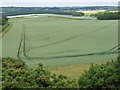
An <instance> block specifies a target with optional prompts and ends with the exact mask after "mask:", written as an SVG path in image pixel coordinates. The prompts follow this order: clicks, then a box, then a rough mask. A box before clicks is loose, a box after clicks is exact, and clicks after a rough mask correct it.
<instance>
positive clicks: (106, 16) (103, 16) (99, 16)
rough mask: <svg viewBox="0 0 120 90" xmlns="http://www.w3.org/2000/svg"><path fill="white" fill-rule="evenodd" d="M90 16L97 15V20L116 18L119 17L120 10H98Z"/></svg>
mask: <svg viewBox="0 0 120 90" xmlns="http://www.w3.org/2000/svg"><path fill="white" fill-rule="evenodd" d="M91 16H95V17H97V19H98V20H116V19H120V12H109V11H105V12H99V13H97V14H92V15H91Z"/></svg>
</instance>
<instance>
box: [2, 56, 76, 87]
mask: <svg viewBox="0 0 120 90" xmlns="http://www.w3.org/2000/svg"><path fill="white" fill-rule="evenodd" d="M1 60H2V65H3V68H2V83H3V84H2V85H3V86H2V87H3V88H68V87H69V88H70V87H77V84H76V82H75V81H73V80H68V79H67V77H66V76H63V75H59V76H57V75H55V74H51V73H50V72H49V71H46V70H44V69H43V66H42V64H39V65H38V67H37V68H35V69H28V68H27V67H26V65H25V63H24V62H23V61H22V60H16V59H13V58H9V57H6V58H2V59H1Z"/></svg>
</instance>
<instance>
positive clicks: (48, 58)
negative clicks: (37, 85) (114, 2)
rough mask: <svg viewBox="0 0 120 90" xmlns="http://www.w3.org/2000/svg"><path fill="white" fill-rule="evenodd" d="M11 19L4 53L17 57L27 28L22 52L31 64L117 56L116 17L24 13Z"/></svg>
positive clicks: (98, 59)
mask: <svg viewBox="0 0 120 90" xmlns="http://www.w3.org/2000/svg"><path fill="white" fill-rule="evenodd" d="M10 22H11V23H12V24H13V27H12V28H11V29H10V31H9V32H8V33H7V34H6V35H5V36H4V37H3V56H4V57H5V56H11V57H17V54H18V48H19V46H20V40H21V37H23V36H21V32H22V30H23V29H24V30H25V37H24V38H22V43H23V42H25V47H24V45H23V44H21V47H20V52H19V53H20V54H19V55H20V57H21V58H22V59H23V60H24V61H26V64H27V65H28V66H29V67H36V65H37V64H38V63H43V64H44V65H45V66H60V65H70V64H87V63H92V62H102V61H108V60H111V59H114V58H116V56H117V44H118V41H117V39H118V36H117V33H118V24H117V22H118V21H117V20H86V19H85V20H77V19H76V20H75V19H71V18H60V17H49V16H46V17H39V16H38V17H37V16H36V17H32V16H31V17H30V16H29V17H24V16H23V17H22V18H11V19H10ZM24 48H25V50H24ZM23 52H24V53H26V54H27V57H24V56H23Z"/></svg>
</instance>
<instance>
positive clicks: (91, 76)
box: [78, 57, 120, 88]
mask: <svg viewBox="0 0 120 90" xmlns="http://www.w3.org/2000/svg"><path fill="white" fill-rule="evenodd" d="M78 82H79V86H80V88H120V57H119V58H118V60H116V61H111V62H107V64H102V65H95V66H93V65H92V66H91V67H90V69H89V70H88V71H87V72H85V73H84V74H83V75H82V76H81V77H80V78H79V81H78Z"/></svg>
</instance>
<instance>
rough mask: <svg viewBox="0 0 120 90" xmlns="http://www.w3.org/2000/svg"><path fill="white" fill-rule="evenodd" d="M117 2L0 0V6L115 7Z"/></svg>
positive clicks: (111, 0)
mask: <svg viewBox="0 0 120 90" xmlns="http://www.w3.org/2000/svg"><path fill="white" fill-rule="evenodd" d="M118 1H119V0H1V1H0V2H1V3H0V6H18V7H20V6H24V7H53V6H58V7H63V6H117V5H118Z"/></svg>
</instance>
